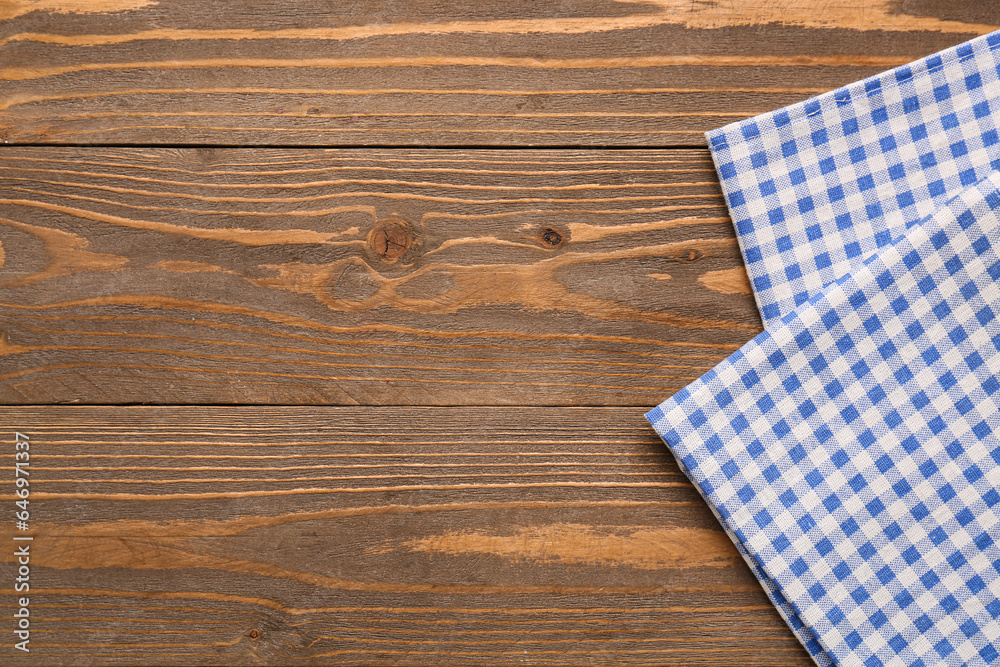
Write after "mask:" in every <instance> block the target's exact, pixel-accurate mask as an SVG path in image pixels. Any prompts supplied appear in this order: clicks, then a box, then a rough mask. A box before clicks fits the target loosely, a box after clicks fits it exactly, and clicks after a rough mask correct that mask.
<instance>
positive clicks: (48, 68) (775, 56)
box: [0, 0, 1000, 147]
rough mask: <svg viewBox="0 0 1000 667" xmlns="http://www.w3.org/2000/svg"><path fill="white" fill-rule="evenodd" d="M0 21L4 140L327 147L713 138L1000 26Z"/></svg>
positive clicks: (780, 14) (41, 14) (943, 12)
mask: <svg viewBox="0 0 1000 667" xmlns="http://www.w3.org/2000/svg"><path fill="white" fill-rule="evenodd" d="M293 8H294V9H293ZM0 19H2V22H0V63H2V64H0V141H6V142H11V143H35V142H47V143H53V142H55V143H130V144H148V143H185V144H192V143H215V144H234V143H235V144H257V145H290V144H297V145H301V144H313V145H327V146H328V145H340V146H345V145H373V144H381V145H409V146H428V145H440V146H459V145H463V146H473V145H475V146H487V145H489V146H506V145H528V146H531V145H549V146H569V145H573V146H660V147H664V146H680V145H702V144H703V138H702V136H701V135H702V133H703V132H704V131H705V130H708V129H711V128H715V127H719V126H721V125H724V124H726V123H729V122H732V121H734V120H737V119H739V118H742V117H745V116H749V115H753V114H757V113H760V112H763V111H768V110H771V109H774V108H777V107H781V106H784V105H786V104H789V103H791V102H794V101H798V100H801V99H804V98H806V97H809V96H811V95H813V94H816V93H819V92H823V91H826V90H829V89H831V88H835V87H837V86H840V85H843V84H846V83H849V82H851V81H855V80H858V79H860V78H863V77H865V76H869V75H872V74H875V73H877V72H879V71H882V70H884V69H886V68H888V67H892V66H895V65H899V64H903V63H906V62H909V61H911V60H913V59H915V58H918V57H921V56H924V55H927V54H929V53H932V52H934V51H937V50H940V49H942V48H945V47H947V46H951V45H953V44H957V43H959V42H962V41H965V40H966V39H968V38H970V37H972V36H974V35H977V34H982V33H985V32H988V31H991V30H995V29H996V28H997V27H1000V19H998V15H997V12H996V11H995V7H994V6H993V5H992V4H990V3H981V2H976V1H975V0H962V1H961V2H952V1H950V0H949V1H945V0H924V1H921V2H906V3H900V2H896V1H895V0H854V1H853V2H846V3H845V2H840V3H836V4H831V5H827V6H825V5H823V3H816V2H814V1H813V0H787V1H784V2H780V3H775V2H773V1H771V0H748V1H746V2H725V3H721V2H720V3H716V2H679V1H677V0H647V1H635V0H621V1H618V2H597V1H596V0H583V1H581V2H574V3H564V2H538V0H503V2H499V1H492V2H477V3H474V4H473V5H472V6H466V5H461V6H460V5H456V4H454V3H441V2H431V1H429V0H428V1H423V2H406V3H392V4H389V5H387V4H386V3H379V2H372V3H327V2H321V1H319V0H309V1H307V2H297V3H294V5H293V6H292V7H290V6H288V5H287V4H283V3H263V4H262V3H259V2H250V1H248V0H242V1H241V2H226V3H207V2H203V1H202V0H156V1H154V0H102V1H101V2H81V1H79V0H46V1H45V2H29V1H27V0H24V1H14V2H8V3H6V4H4V5H3V6H2V7H0Z"/></svg>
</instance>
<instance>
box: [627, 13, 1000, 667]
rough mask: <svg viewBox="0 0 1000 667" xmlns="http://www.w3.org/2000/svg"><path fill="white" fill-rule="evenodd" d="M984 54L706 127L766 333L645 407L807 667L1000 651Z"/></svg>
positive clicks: (997, 387) (990, 162) (993, 153)
mask: <svg viewBox="0 0 1000 667" xmlns="http://www.w3.org/2000/svg"><path fill="white" fill-rule="evenodd" d="M998 48H1000V32H998V33H993V34H990V35H985V36H983V37H980V38H977V39H975V40H972V41H970V42H967V43H966V44H962V45H959V46H957V47H954V48H952V49H949V50H947V51H944V52H941V53H939V54H935V55H933V56H930V57H928V58H925V59H923V60H921V61H918V62H916V63H913V64H911V65H908V66H905V67H900V68H897V69H895V70H892V71H890V72H886V73H884V74H881V75H878V76H876V77H872V78H870V79H867V80H865V81H862V82H859V83H856V84H852V85H850V86H847V87H845V88H842V89H839V90H837V91H832V92H831V93H827V94H825V95H821V96H819V97H817V98H814V99H812V100H807V101H806V102H803V103H801V104H797V105H793V106H791V107H788V108H786V109H782V110H779V111H776V112H773V113H769V114H765V115H763V116H760V117H757V118H753V119H749V120H746V121H742V122H740V123H736V124H733V125H730V126H727V127H725V128H722V129H720V130H716V131H713V132H710V133H708V135H707V136H708V138H709V142H710V146H711V149H712V153H713V159H714V160H715V163H716V167H717V170H718V172H719V175H720V179H721V181H722V185H723V190H724V193H725V195H726V200H727V204H728V205H729V208H730V211H731V213H732V217H733V220H734V224H735V226H736V230H737V236H738V239H739V242H740V247H741V251H742V253H743V256H744V259H745V261H746V265H747V271H748V273H749V275H750V278H751V282H752V285H753V287H754V294H755V298H756V299H757V303H758V306H759V308H760V310H761V314H762V317H763V320H764V323H765V327H766V331H765V332H764V333H762V334H760V335H759V336H757V337H756V338H755V339H754V340H752V341H750V342H749V343H747V344H746V345H745V346H743V348H741V349H740V350H739V351H738V352H736V353H735V354H734V355H732V356H731V357H730V358H729V359H727V360H726V361H724V362H723V363H721V364H720V365H719V366H717V367H716V368H715V369H713V370H712V371H710V372H709V373H708V374H706V375H705V376H704V377H702V378H701V379H699V380H698V381H696V382H695V383H693V384H692V385H690V386H689V387H687V388H685V389H683V390H681V391H680V392H678V393H677V394H676V395H675V396H673V397H671V398H670V399H668V400H667V401H665V402H664V403H663V404H662V405H660V406H659V407H657V408H654V409H653V410H651V411H650V412H649V413H648V414H647V418H648V419H649V420H650V422H651V423H652V424H653V426H654V428H655V429H656V430H657V432H658V433H659V434H660V435H661V437H662V438H663V439H664V441H665V442H666V444H667V445H668V446H669V447H670V448H671V450H672V451H673V453H674V454H675V456H676V457H677V459H678V461H679V463H680V465H681V468H682V469H683V470H684V471H685V473H686V474H687V475H688V476H689V477H690V478H691V480H692V481H693V482H694V483H695V485H696V486H697V487H698V489H699V491H700V492H701V493H702V494H703V496H704V497H705V499H706V500H707V501H708V503H709V505H710V506H711V507H712V509H713V511H714V512H715V513H716V516H717V517H718V518H719V520H720V522H721V523H722V525H723V526H724V528H725V529H726V530H727V532H728V533H729V535H730V536H731V537H732V538H733V540H734V542H735V543H736V545H737V547H738V548H739V549H740V551H741V553H742V554H743V555H744V557H745V558H746V559H747V561H748V563H749V564H750V565H751V567H752V568H753V570H754V572H755V574H756V575H757V576H758V578H759V579H760V580H761V583H762V584H763V586H764V588H765V590H766V591H767V593H768V594H769V595H770V597H771V599H772V601H773V602H774V603H775V605H776V607H777V608H778V610H779V612H780V613H781V614H782V615H783V616H784V617H785V619H786V620H787V621H788V623H789V625H790V627H791V628H792V630H793V631H794V632H795V633H796V635H797V636H798V637H799V639H800V640H801V641H802V642H803V644H804V645H805V647H806V649H807V650H808V651H809V653H810V654H811V655H812V656H813V658H814V659H815V660H816V662H817V663H818V664H820V665H828V664H850V665H866V666H873V667H874V666H878V665H913V666H919V665H936V664H953V665H975V664H984V665H985V664H996V663H998V662H1000V621H998V619H1000V599H998V595H1000V547H998V546H997V541H1000V520H998V519H1000V514H998V513H1000V493H998V490H997V487H998V486H1000V467H998V466H1000V438H998V437H997V429H998V428H1000V409H998V408H1000V382H998V380H997V376H998V374H1000V319H998V316H1000V256H998V254H997V253H998V250H1000V245H998V241H1000V217H998V211H1000V171H998V170H1000V137H998V120H997V119H1000V76H998V75H1000V72H998V66H1000V60H998V51H997V49H998Z"/></svg>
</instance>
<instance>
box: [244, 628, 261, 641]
mask: <svg viewBox="0 0 1000 667" xmlns="http://www.w3.org/2000/svg"><path fill="white" fill-rule="evenodd" d="M247 637H249V638H250V639H259V638H260V630H258V629H257V628H254V629H253V630H251V631H250V632H248V633H247Z"/></svg>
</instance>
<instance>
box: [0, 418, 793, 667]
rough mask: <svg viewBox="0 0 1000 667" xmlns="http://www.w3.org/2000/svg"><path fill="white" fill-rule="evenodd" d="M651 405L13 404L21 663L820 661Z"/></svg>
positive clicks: (6, 438)
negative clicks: (22, 563) (680, 457)
mask: <svg viewBox="0 0 1000 667" xmlns="http://www.w3.org/2000/svg"><path fill="white" fill-rule="evenodd" d="M641 413H642V411H641V409H637V408H623V409H617V408H517V409H516V410H511V409H506V408H405V407H399V408H396V407H369V408H357V407H354V408H352V407H345V408H287V407H286V408H281V407H261V408H257V407H228V408H220V407H197V408H195V407H191V408H177V407H169V408H168V407H108V408H101V407H74V406H55V407H51V406H50V407H23V408H14V409H9V410H7V411H6V412H5V413H4V415H3V418H2V429H3V430H2V435H0V443H2V444H0V447H2V449H0V465H2V467H3V470H4V472H5V474H6V476H7V479H6V480H5V481H4V482H3V483H2V489H3V496H2V498H3V502H4V503H5V504H7V505H8V506H9V507H10V509H11V511H10V512H9V513H8V514H9V516H8V520H5V521H3V522H0V539H2V540H3V541H4V543H5V544H7V545H10V544H19V543H17V542H12V537H13V536H14V535H18V536H22V537H23V536H31V537H33V538H34V539H33V540H32V541H31V543H30V564H29V568H30V573H29V574H28V575H27V576H28V580H29V585H30V587H31V588H30V596H29V610H30V618H31V625H30V631H31V635H30V639H29V641H30V642H31V643H30V644H29V647H30V648H31V653H30V656H28V655H23V654H20V653H19V652H18V651H16V650H15V649H14V648H13V647H12V642H11V641H9V640H8V641H6V642H4V643H3V645H2V647H0V656H2V658H0V659H2V660H3V662H4V664H10V665H15V664H33V665H34V664H51V665H56V664H81V663H87V664H94V663H100V664H129V665H143V664H234V665H247V664H283V665H288V664H330V663H333V662H336V663H338V664H339V663H348V664H351V663H364V664H387V663H392V664H427V663H433V664H445V663H447V664H453V663H459V664H497V663H501V664H512V663H518V664H521V663H529V662H530V663H532V664H581V663H587V664H593V663H595V662H605V663H607V662H618V663H620V662H630V663H643V664H665V663H666V664H691V665H741V664H753V665H807V664H811V663H810V662H809V659H808V657H807V656H806V654H805V652H804V651H803V650H802V648H801V647H800V646H799V645H798V643H797V642H796V641H795V639H794V638H793V636H792V634H791V633H790V631H789V630H788V629H787V627H786V626H785V625H784V623H783V622H782V621H781V619H780V618H779V617H778V615H777V613H776V612H775V611H774V609H773V607H772V606H771V605H770V604H769V603H768V600H767V598H766V596H765V595H764V594H763V592H762V590H761V589H760V588H759V585H758V584H757V582H756V581H755V579H754V578H753V576H752V574H751V573H750V571H749V569H748V568H747V567H746V565H745V563H744V562H743V561H742V559H741V558H740V556H739V555H738V553H737V551H736V550H735V548H734V547H733V545H732V544H731V543H730V542H729V540H728V538H727V537H726V536H725V534H724V533H723V532H722V531H721V529H720V528H719V526H718V524H717V523H716V521H715V519H714V517H713V516H712V515H711V513H710V512H709V511H708V509H707V508H706V506H705V505H704V503H703V502H702V501H701V499H700V498H699V496H698V494H697V493H696V491H695V490H694V489H693V487H692V486H690V484H689V483H688V482H687V481H686V479H685V478H684V476H683V475H682V474H681V473H680V472H679V470H678V469H677V467H676V465H675V463H674V462H673V460H672V458H671V457H670V456H669V455H668V454H667V452H666V450H665V448H664V447H663V446H662V444H661V443H660V442H659V440H658V439H657V438H656V436H655V434H654V433H653V431H652V430H651V428H650V427H649V425H648V424H647V423H646V422H645V420H644V419H643V418H642V416H641ZM15 431H16V432H20V433H22V434H24V435H25V436H27V438H28V440H27V441H28V442H29V453H30V462H29V464H28V465H29V466H30V471H31V476H30V486H29V490H30V495H29V511H30V517H29V518H28V524H29V525H28V530H20V531H18V530H15V529H14V525H13V524H14V518H13V513H14V510H15V509H16V508H14V507H13V504H14V500H15V497H14V494H13V490H14V485H13V478H14V473H13V461H14V457H13V454H14V447H15V445H14V433H15ZM12 552H13V550H12V549H9V548H5V549H3V550H2V551H0V553H2V554H3V556H2V560H3V562H4V563H5V566H4V567H3V569H2V571H3V572H5V573H6V574H5V575H4V576H5V577H9V576H10V577H12V576H13V574H12V573H13V564H14V561H13V559H14V556H13V555H12ZM10 581H11V579H7V581H6V582H5V584H4V591H3V595H2V597H0V602H2V603H3V605H4V613H3V616H4V618H5V619H7V620H5V621H2V622H0V625H6V626H7V627H6V628H5V629H4V631H5V633H7V634H8V636H10V633H9V632H8V630H10V629H11V627H12V623H13V622H14V621H13V620H12V618H11V617H12V614H13V611H14V608H15V606H14V603H15V601H14V596H13V595H12V590H11V588H10V586H8V585H7V584H8V583H9V582H10Z"/></svg>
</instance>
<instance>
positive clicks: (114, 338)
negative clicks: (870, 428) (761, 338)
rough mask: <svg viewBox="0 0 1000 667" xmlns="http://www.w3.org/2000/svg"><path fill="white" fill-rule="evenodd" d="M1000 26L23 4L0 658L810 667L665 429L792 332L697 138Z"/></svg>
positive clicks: (14, 82)
mask: <svg viewBox="0 0 1000 667" xmlns="http://www.w3.org/2000/svg"><path fill="white" fill-rule="evenodd" d="M997 27H1000V4H998V3H997V2H972V1H971V0H970V1H962V2H944V1H943V0H942V1H933V0H900V1H896V0H892V1H890V0H855V1H853V2H841V3H836V4H833V3H823V2H818V1H817V2H811V1H808V0H785V1H783V2H772V1H768V0H753V1H750V2H705V3H691V2H681V1H679V0H611V1H603V2H597V1H589V0H581V1H579V2H562V1H560V2H547V1H544V0H543V1H539V0H532V1H530V2H527V1H520V0H509V1H507V2H503V3H500V2H482V3H474V4H473V5H469V4H468V3H458V2H440V1H439V0H434V1H433V2H432V1H430V0H427V1H418V0H413V1H408V2H363V3H333V2H323V1H321V0H310V1H308V2H298V3H287V2H286V3H279V2H226V3H220V2H204V1H203V0H0V143H2V144H4V145H2V146H0V332H2V334H0V404H2V405H3V406H4V407H2V408H0V415H2V419H0V429H2V431H0V443H2V444H0V446H2V450H0V464H2V465H0V467H2V469H3V470H4V471H5V474H6V475H7V480H6V481H3V482H2V486H0V492H2V493H0V500H2V503H3V505H4V506H5V507H6V508H7V509H6V510H4V511H0V517H3V516H4V515H5V512H6V516H7V517H8V518H7V519H2V518H0V540H2V541H3V543H4V544H7V545H11V544H13V541H12V540H11V537H12V534H13V533H14V532H15V529H14V516H13V515H14V511H15V509H16V508H15V507H14V504H13V503H14V499H15V497H14V495H13V489H14V487H13V478H14V472H13V453H14V445H13V437H14V432H15V431H20V432H22V433H26V434H28V435H29V436H30V437H31V453H32V459H31V471H32V477H31V483H32V486H31V490H32V495H31V505H30V507H31V530H30V531H29V533H28V534H31V535H33V536H34V538H35V539H34V541H33V542H32V562H31V567H32V570H31V586H32V589H31V594H30V597H31V614H32V616H31V621H32V625H31V629H32V635H31V648H32V652H31V653H30V654H28V655H25V654H23V653H21V652H19V651H15V650H14V649H13V643H14V641H15V640H14V635H13V629H14V624H13V619H12V618H11V614H12V613H13V611H14V609H15V600H16V596H15V595H14V592H13V588H12V586H13V580H14V576H15V574H14V571H15V570H14V568H15V563H14V560H13V556H12V553H13V549H12V548H8V547H3V548H0V554H3V556H2V558H0V561H2V562H3V563H4V565H3V567H2V568H0V576H2V577H3V581H2V582H0V587H2V591H3V593H2V596H0V602H2V604H3V607H2V608H3V612H2V614H0V615H2V616H3V617H5V618H7V621H0V637H4V638H5V639H3V640H2V642H0V661H2V662H3V663H4V664H25V665H48V664H51V665H64V664H65V665H70V664H76V665H101V664H127V665H154V664H178V665H193V664H231V665H246V664H261V665H294V664H340V663H352V664H443V663H455V664H487V663H488V664H518V665H521V664H533V663H536V664H580V663H588V664H589V663H608V664H622V663H629V664H633V663H634V664H702V665H724V664H733V665H735V664H753V665H805V664H809V659H808V657H807V656H806V654H805V652H804V651H803V650H802V649H801V647H800V646H799V645H798V643H797V642H796V640H795V639H794V637H793V636H792V634H791V632H790V631H789V630H788V629H787V627H786V626H785V625H784V623H783V622H782V621H781V619H780V618H779V617H778V615H777V614H776V612H775V611H774V609H773V608H772V607H771V605H770V604H769V603H768V600H767V598H766V596H765V595H764V594H763V592H762V591H761V589H760V586H759V585H758V584H757V583H756V581H755V580H754V578H753V576H752V574H751V573H750V571H749V570H748V568H747V567H746V565H745V564H744V563H743V562H742V561H741V560H740V558H739V556H738V554H737V552H736V550H735V548H734V547H733V546H732V544H731V543H730V542H729V541H728V539H727V538H726V536H725V534H724V533H723V532H722V531H721V530H720V529H719V527H718V525H717V523H716V522H715V520H714V518H713V517H712V515H711V512H710V511H709V509H708V508H707V506H706V505H705V504H704V502H703V501H702V500H701V499H700V498H699V496H698V495H697V493H696V492H695V490H694V489H693V488H692V487H691V486H690V484H689V483H688V482H687V481H686V480H685V478H684V477H683V475H681V474H680V473H679V471H678V470H677V468H676V465H675V464H674V462H673V460H672V458H671V457H670V455H669V453H668V452H667V451H666V450H665V448H664V447H663V446H662V444H661V443H660V442H659V440H658V439H657V437H656V436H655V434H654V433H653V432H652V430H651V429H650V428H649V426H648V424H647V423H646V422H645V420H643V418H642V414H643V412H644V411H645V410H647V409H648V408H649V407H652V406H653V405H655V404H657V403H659V402H660V401H662V400H663V399H665V398H666V397H667V396H669V395H670V394H671V393H673V392H674V391H676V390H677V389H679V388H680V387H682V386H684V385H685V384H686V383H688V382H690V381H691V380H693V379H694V378H696V377H698V376H699V375H701V374H702V373H704V372H705V371H706V370H708V369H709V368H711V367H712V366H713V365H714V364H715V363H717V362H718V361H719V360H721V359H723V358H724V357H725V356H727V355H728V354H729V353H731V352H732V351H733V350H735V349H737V348H738V347H739V346H740V345H741V344H742V343H743V342H745V341H747V340H748V339H749V338H751V337H752V336H753V335H754V334H755V333H757V332H758V331H759V330H760V321H759V319H758V317H757V314H756V309H755V307H754V304H753V299H752V296H751V294H750V290H749V286H748V284H747V281H746V276H745V273H744V272H743V268H742V264H741V261H740V257H739V250H738V248H737V245H736V241H735V239H734V237H733V234H732V229H731V223H730V221H729V218H728V216H727V213H726V208H725V205H724V202H723V201H722V198H721V195H720V192H719V188H718V183H717V179H716V177H715V174H714V170H713V168H712V164H711V160H710V158H709V156H708V153H707V151H706V150H705V149H704V140H703V136H702V133H703V132H704V131H705V130H708V129H712V128H715V127H718V126H720V125H723V124H726V123H729V122H733V121H735V120H738V119H740V118H744V117H746V116H749V115H752V114H756V113H760V112H763V111H768V110H771V109H774V108H776V107H779V106H783V105H786V104H789V103H792V102H795V101H798V100H801V99H804V98H806V97H809V96H811V95H814V94H817V93H820V92H824V91H826V90H829V89H831V88H834V87H836V86H839V85H842V84H845V83H848V82H851V81H854V80H857V79H859V78H862V77H864V76H868V75H871V74H874V73H877V72H879V71H882V70H884V69H886V68H888V67H892V66H895V65H899V64H902V63H905V62H909V61H911V60H913V59H915V58H918V57H921V56H924V55H927V54H929V53H932V52H934V51H937V50H940V49H942V48H945V47H947V46H950V45H953V44H956V43H959V42H961V41H964V40H966V39H969V38H970V37H972V36H974V35H977V34H982V33H985V32H988V31H991V30H994V29H996V28H997ZM60 404H72V405H60ZM21 534H24V533H21ZM5 624H6V625H5Z"/></svg>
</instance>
